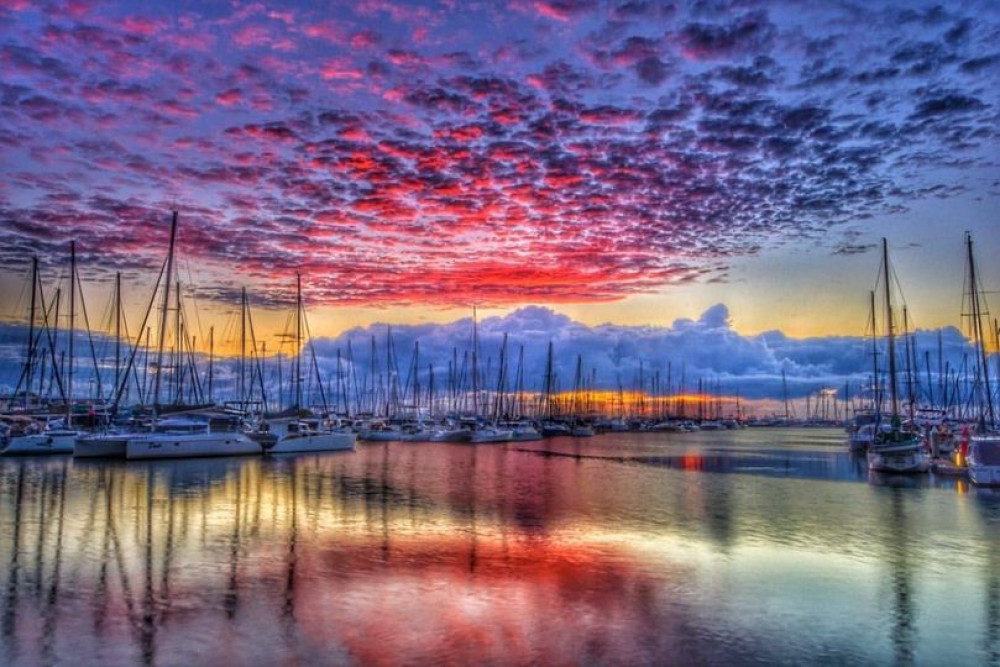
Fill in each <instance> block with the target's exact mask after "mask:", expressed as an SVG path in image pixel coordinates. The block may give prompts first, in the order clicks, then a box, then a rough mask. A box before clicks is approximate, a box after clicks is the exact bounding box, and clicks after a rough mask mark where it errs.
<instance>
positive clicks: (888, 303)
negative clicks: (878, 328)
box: [882, 238, 899, 417]
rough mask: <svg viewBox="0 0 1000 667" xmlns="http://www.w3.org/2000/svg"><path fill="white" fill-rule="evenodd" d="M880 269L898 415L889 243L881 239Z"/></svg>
mask: <svg viewBox="0 0 1000 667" xmlns="http://www.w3.org/2000/svg"><path fill="white" fill-rule="evenodd" d="M882 271H883V277H884V278H885V329H886V336H887V340H888V344H889V347H888V350H887V352H888V355H889V396H890V399H891V401H892V402H891V405H892V416H893V417H898V416H899V394H898V392H897V390H896V332H895V330H894V329H893V323H892V285H891V283H890V282H889V243H888V241H886V240H885V239H884V238H883V239H882Z"/></svg>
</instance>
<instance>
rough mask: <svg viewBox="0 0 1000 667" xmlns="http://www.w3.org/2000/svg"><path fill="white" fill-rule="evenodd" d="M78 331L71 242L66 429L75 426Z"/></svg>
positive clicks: (73, 253) (70, 245)
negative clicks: (74, 346)
mask: <svg viewBox="0 0 1000 667" xmlns="http://www.w3.org/2000/svg"><path fill="white" fill-rule="evenodd" d="M75 329H76V241H70V242H69V366H68V369H67V372H66V428H70V427H71V426H72V424H73V339H74V338H75V336H74V335H73V334H74V332H75Z"/></svg>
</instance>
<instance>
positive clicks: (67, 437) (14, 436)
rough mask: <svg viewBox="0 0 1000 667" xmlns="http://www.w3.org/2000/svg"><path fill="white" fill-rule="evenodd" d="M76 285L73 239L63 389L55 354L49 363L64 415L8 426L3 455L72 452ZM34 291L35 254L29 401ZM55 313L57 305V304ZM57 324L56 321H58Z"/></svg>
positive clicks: (34, 281) (34, 276)
mask: <svg viewBox="0 0 1000 667" xmlns="http://www.w3.org/2000/svg"><path fill="white" fill-rule="evenodd" d="M76 285H77V275H76V243H75V242H71V243H70V270H69V294H70V298H69V336H68V338H69V344H68V347H69V349H68V360H67V381H66V385H65V389H63V382H62V380H61V379H60V378H59V372H58V366H57V364H56V362H55V358H53V360H52V366H53V371H54V375H55V377H56V380H57V382H58V385H59V389H60V393H61V394H62V396H63V400H64V402H65V404H66V416H65V418H64V419H47V420H46V421H45V424H44V426H42V424H41V423H39V422H37V421H34V420H31V421H28V422H24V423H23V424H21V425H23V426H24V428H23V429H19V430H15V429H13V428H12V429H10V430H9V432H8V433H7V436H6V438H5V443H4V446H3V448H2V449H0V454H2V455H4V456H12V455H23V454H72V453H73V445H74V443H75V442H76V439H77V437H78V436H79V435H80V433H79V432H78V431H76V430H75V429H73V428H72V422H73V371H74V364H75V360H74V355H73V342H74V340H75V338H76V335H75V334H76V331H75V325H76V312H75V309H76ZM36 294H41V285H40V284H39V278H38V258H37V257H36V258H34V260H33V261H32V269H31V315H30V318H31V321H30V324H29V331H28V361H27V365H26V367H25V376H24V377H26V380H27V389H26V390H25V402H26V403H28V402H29V401H30V395H31V392H30V389H31V382H32V375H33V370H32V362H33V357H34V355H35V354H36V349H35V343H36V341H35V332H34V325H35V316H36V313H35V311H36V298H35V297H36ZM41 301H42V311H43V314H44V313H45V299H44V294H42V299H41ZM56 312H57V317H58V307H57V308H56ZM44 320H45V327H46V329H47V327H48V318H47V316H45V317H44ZM57 326H58V324H57ZM49 348H50V351H51V353H52V354H54V347H53V345H52V344H51V337H50V346H49Z"/></svg>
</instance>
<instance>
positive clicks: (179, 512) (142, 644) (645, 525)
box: [0, 429, 1000, 665]
mask: <svg viewBox="0 0 1000 667" xmlns="http://www.w3.org/2000/svg"><path fill="white" fill-rule="evenodd" d="M842 443H843V436H842V433H840V432H837V431H832V430H811V429H801V430H795V429H773V430H772V429H760V430H746V431H739V432H722V433H694V434H622V435H604V436H598V437H596V438H591V439H586V440H573V439H569V438H565V439H556V440H549V441H543V442H538V443H523V444H514V443H512V444H506V445H480V446H476V447H473V446H469V445H444V444H442V445H436V444H402V443H389V444H360V445H359V447H358V451H357V452H346V453H330V454H322V455H315V454H312V455H290V456H283V457H270V458H239V459H236V458H234V459H214V460H212V459H203V460H191V461H175V462H152V463H150V462H134V463H123V462H118V463H90V462H84V461H79V460H78V461H74V460H73V459H71V458H68V457H57V458H23V459H11V458H8V459H0V663H3V664H17V665H20V664H25V665H33V664H53V663H58V664H69V665H81V664H121V663H127V664H143V663H148V664H157V665H201V664H213V665H217V664H226V663H236V664H241V665H242V664H247V665H253V664H303V663H306V664H329V663H334V664H385V665H400V664H426V663H428V662H438V663H440V662H445V663H452V664H454V663H474V664H512V663H513V664H524V663H540V664H550V663H555V664H580V663H584V664H642V663H646V664H649V663H656V664H664V663H692V662H695V663H697V662H709V663H718V664H745V663H765V664H795V663H810V664H815V663H829V664H844V663H865V664H872V663H877V664H898V663H904V664H905V663H914V664H944V663H947V664H1000V494H998V493H995V492H989V491H983V490H980V489H975V488H969V486H968V484H967V483H964V482H959V481H955V480H949V479H934V478H932V477H928V476H924V477H923V478H869V474H868V472H867V469H866V466H865V465H864V462H863V460H860V459H854V458H852V457H851V456H850V455H848V454H847V453H846V451H845V447H844V446H843V444H842Z"/></svg>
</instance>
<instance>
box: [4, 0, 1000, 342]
mask: <svg viewBox="0 0 1000 667" xmlns="http://www.w3.org/2000/svg"><path fill="white" fill-rule="evenodd" d="M0 68H2V72H3V75H2V78H0V146H2V152H0V156H2V157H0V272H2V274H0V288H2V295H3V297H2V298H3V302H2V303H0V306H2V307H0V312H2V313H3V315H4V316H5V317H8V318H10V317H23V312H18V311H19V309H20V308H22V307H23V301H22V302H20V303H18V302H17V295H18V294H22V296H23V291H22V287H21V284H22V282H23V280H24V277H25V275H26V274H27V271H28V267H29V264H30V258H31V256H32V255H33V254H37V255H38V256H39V257H40V259H41V261H42V263H43V266H44V270H45V272H46V273H45V278H46V280H48V281H49V282H50V283H53V284H54V282H55V280H56V279H57V277H58V276H59V275H60V273H61V274H62V275H65V271H66V268H65V265H66V261H67V259H66V258H67V253H68V245H69V242H70V241H71V240H75V241H76V243H77V247H78V253H79V263H80V267H81V272H82V278H83V281H84V283H85V284H86V285H87V287H86V289H87V290H88V292H87V295H88V298H89V299H91V305H90V306H89V307H90V308H91V310H92V311H94V312H100V311H101V309H102V308H104V304H105V303H106V300H107V296H108V289H107V286H108V285H109V283H110V279H111V276H112V275H113V272H114V271H115V270H121V271H123V272H124V273H125V278H126V293H127V298H128V300H129V303H130V307H131V310H132V314H131V315H130V317H133V318H138V317H141V312H140V311H141V310H142V308H143V307H144V304H145V303H146V302H147V301H148V298H149V287H150V286H151V285H152V282H153V281H154V280H155V275H156V272H157V270H158V269H159V266H160V264H161V262H162V261H163V258H164V256H165V253H166V246H167V236H168V228H169V220H170V211H171V210H178V211H179V212H180V221H181V222H180V231H179V243H180V252H179V258H180V266H181V274H182V278H183V279H184V281H185V282H186V283H187V284H188V285H189V286H188V287H187V288H186V289H188V290H191V291H192V292H193V293H194V294H196V295H197V296H198V304H199V305H198V308H199V309H200V313H201V315H202V317H203V318H205V321H206V322H208V321H212V319H213V318H222V317H223V314H224V313H226V312H230V311H231V310H232V308H233V304H235V303H237V299H238V294H239V290H240V288H241V287H244V286H245V287H247V288H248V289H249V290H250V292H251V294H252V295H253V296H252V298H253V299H254V301H255V303H258V304H259V305H260V306H261V307H262V310H261V314H260V315H259V317H260V318H261V321H262V322H265V323H266V324H264V325H262V326H273V327H274V328H280V326H281V324H282V323H283V322H284V321H285V316H286V313H287V309H286V306H287V304H288V303H289V298H290V297H291V295H292V290H293V285H294V276H295V274H296V272H301V273H302V274H303V282H304V284H305V288H306V298H307V301H308V303H309V305H310V310H311V318H312V319H311V322H312V325H313V333H314V334H317V335H326V336H336V335H338V334H340V333H341V332H343V331H345V330H347V329H349V328H351V327H353V326H356V325H361V326H364V325H368V324H372V323H375V322H396V323H411V324H412V323H425V322H447V321H452V320H456V319H458V318H460V317H467V316H468V315H469V312H470V310H471V306H472V305H473V304H476V305H478V306H479V308H480V309H481V310H482V312H483V313H484V314H485V315H503V314H506V313H508V312H511V311H512V310H513V309H515V308H517V307H521V306H524V305H528V304H535V305H543V306H547V307H550V308H552V309H553V310H554V311H555V312H557V313H560V314H565V315H568V316H569V317H571V318H572V319H573V320H576V321H579V322H581V323H585V324H588V325H597V324H600V323H604V322H610V323H614V324H619V325H643V324H651V325H657V326H669V325H670V324H671V322H673V321H674V320H675V319H677V318H691V319H695V320H696V319H698V318H699V317H700V316H701V315H702V313H703V312H705V311H706V310H708V309H709V308H710V307H712V306H713V305H714V304H720V303H721V304H725V306H726V307H727V308H728V314H729V317H730V318H731V323H732V326H733V327H734V329H735V330H736V331H738V332H740V333H741V334H755V333H759V332H763V331H767V330H780V331H782V332H784V333H786V334H788V335H790V336H820V335H832V334H858V335H860V334H863V332H864V324H865V318H866V308H867V293H868V290H870V289H872V287H873V284H874V281H875V276H876V272H877V269H878V261H879V258H878V253H877V252H876V246H877V244H878V243H879V241H880V239H881V237H883V236H886V237H888V238H889V240H890V244H891V246H892V248H893V253H894V262H895V264H896V271H897V273H898V276H899V279H900V282H901V284H902V285H903V289H904V292H905V294H906V297H907V300H908V302H909V304H910V309H911V317H912V318H913V320H914V322H915V323H916V324H917V325H918V326H924V327H937V326H942V325H947V324H954V325H957V324H959V316H960V311H961V295H962V290H963V282H962V275H963V274H962V272H963V264H962V262H963V252H964V248H963V232H964V231H965V230H969V231H971V232H972V233H973V235H974V238H975V240H976V243H977V249H978V253H979V255H980V256H981V257H982V258H995V257H997V256H998V255H1000V234H997V233H996V230H997V228H998V225H1000V170H998V168H997V158H998V155H1000V150H998V149H1000V141H998V128H1000V114H998V108H1000V107H998V104H1000V86H997V81H998V80H1000V4H997V3H996V2H994V1H992V0H981V1H978V2H975V1H973V2H944V3H941V2H937V1H935V2H900V3H884V2H877V1H875V2H871V1H866V2H839V3H822V2H816V3H810V2H754V1H752V0H742V1H732V2H725V1H719V2H711V1H705V2H693V3H659V2H643V1H641V0H636V1H631V2H601V1H598V0H564V1H553V2H546V1H541V0H537V1H531V0H500V1H498V2H464V1H463V2H456V1H442V2H422V3H418V2H401V1H390V0H361V1H359V2H342V3H336V2H333V3H314V2H298V3H294V2H282V3H270V4H264V3H246V2H235V1H234V2H181V1H175V2H162V3H157V2H100V1H98V0H93V1H91V0H70V1H69V2H29V1H28V0H0ZM982 264H983V266H982V271H983V274H984V275H983V278H984V283H985V284H986V285H987V286H988V287H989V286H992V287H994V288H995V287H996V286H1000V266H998V265H997V263H996V262H994V261H988V262H986V261H984V262H982ZM267 306H272V307H275V310H273V311H271V312H270V313H268V311H267V309H266V308H265V307H267ZM92 317H94V318H95V319H96V315H94V316H92Z"/></svg>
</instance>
